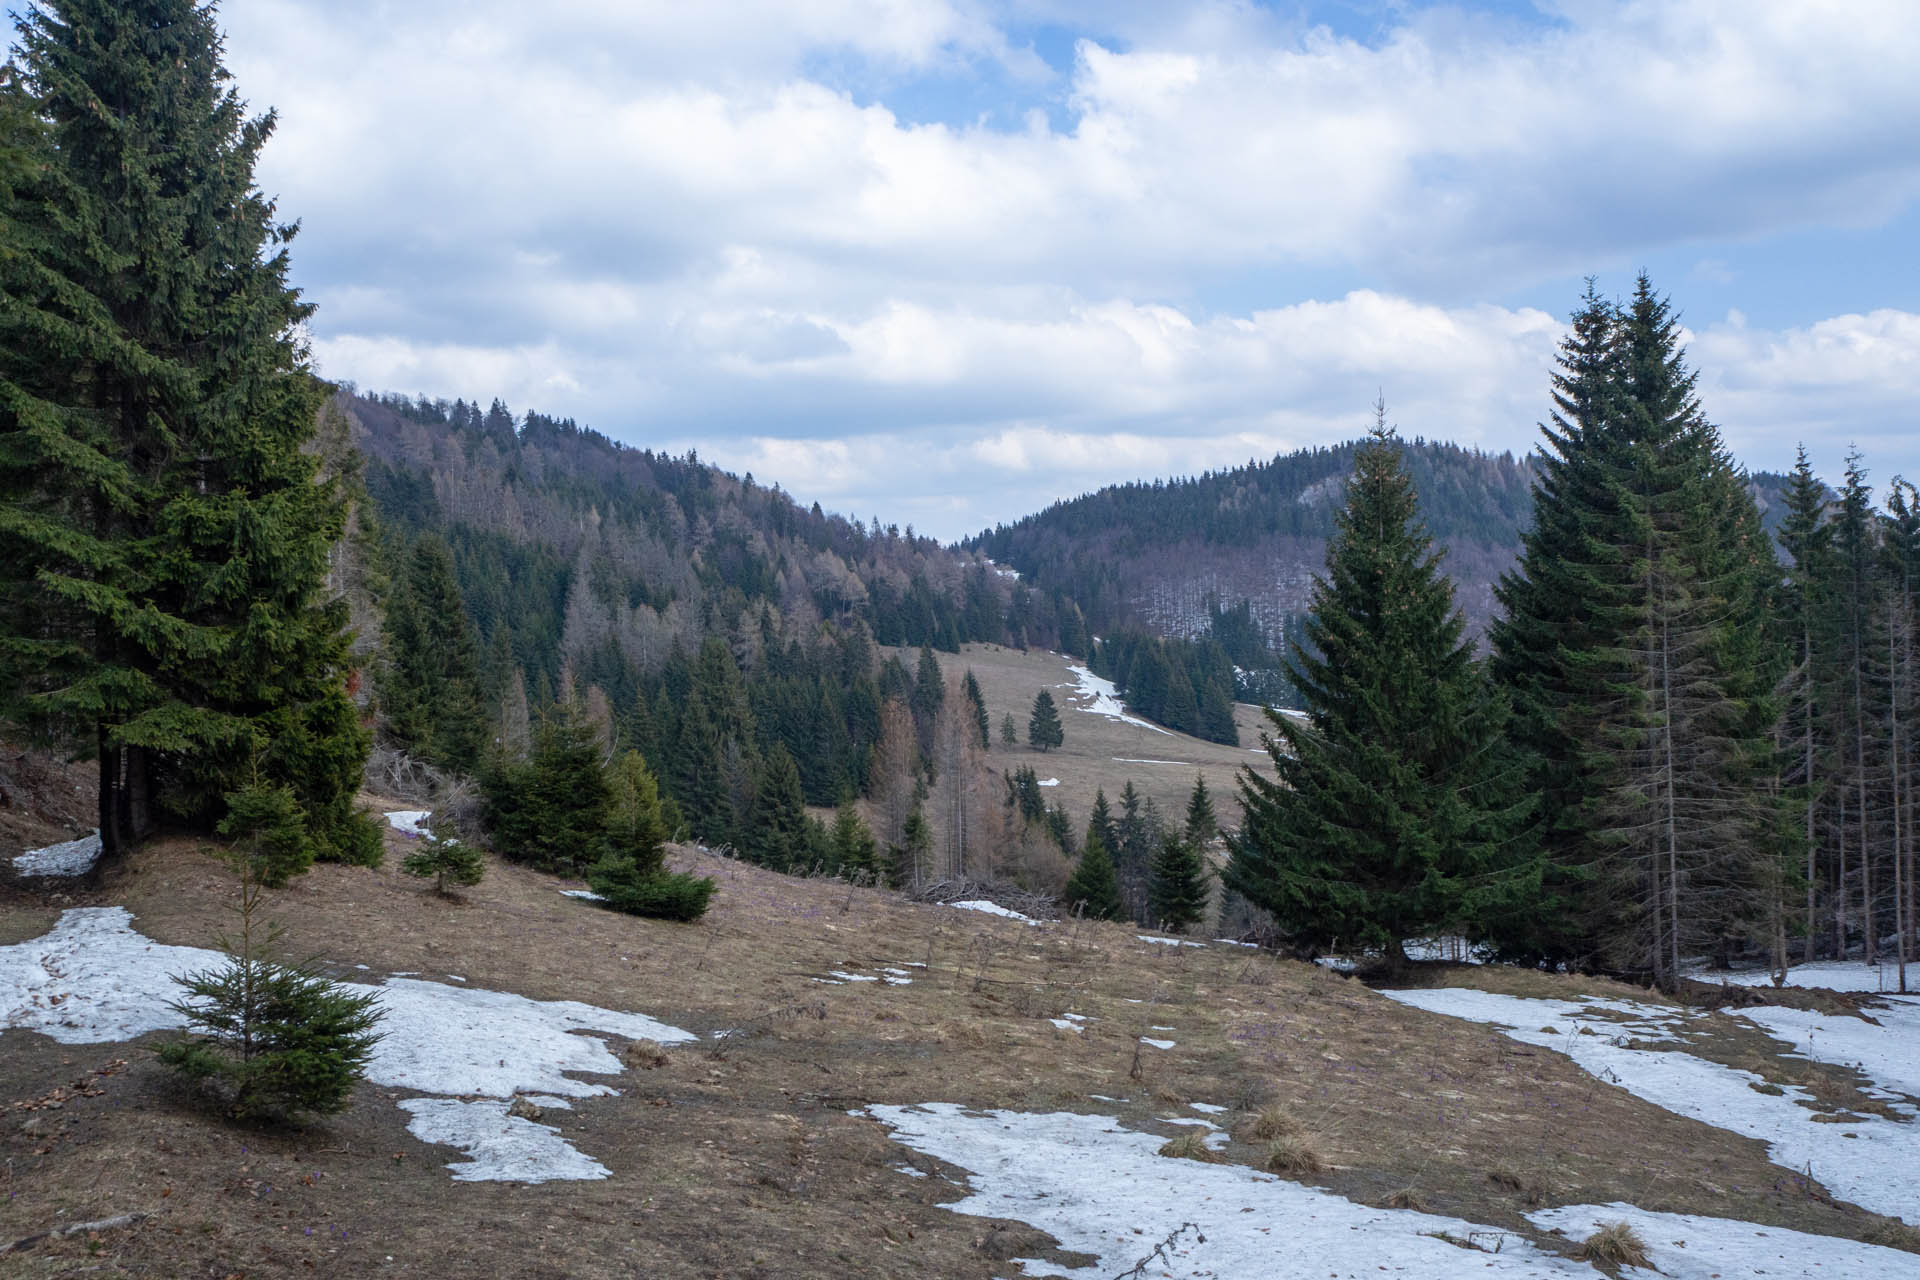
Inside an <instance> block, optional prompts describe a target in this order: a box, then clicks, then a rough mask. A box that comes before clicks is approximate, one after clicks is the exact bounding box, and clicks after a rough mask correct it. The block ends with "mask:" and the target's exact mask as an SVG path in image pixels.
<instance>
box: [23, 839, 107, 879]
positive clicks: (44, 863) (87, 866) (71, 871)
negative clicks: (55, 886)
mask: <svg viewBox="0 0 1920 1280" xmlns="http://www.w3.org/2000/svg"><path fill="white" fill-rule="evenodd" d="M98 861H100V833H99V832H98V831H96V832H94V833H93V834H92V835H90V836H81V837H80V838H79V839H78V840H68V841H67V842H65V843H64V844H50V845H48V846H46V847H45V848H44V849H29V850H27V851H26V852H25V853H22V854H19V855H17V856H16V857H15V858H14V860H13V869H14V870H15V871H17V872H19V873H20V874H21V875H23V876H83V875H85V874H87V872H89V871H91V870H93V864H94V863H96V862H98Z"/></svg>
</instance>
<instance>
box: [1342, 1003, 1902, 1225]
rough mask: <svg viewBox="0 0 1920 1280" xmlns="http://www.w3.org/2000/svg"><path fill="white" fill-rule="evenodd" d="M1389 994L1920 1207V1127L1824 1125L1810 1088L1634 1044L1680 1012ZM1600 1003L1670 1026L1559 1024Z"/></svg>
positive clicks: (1825, 1173) (1882, 1197)
mask: <svg viewBox="0 0 1920 1280" xmlns="http://www.w3.org/2000/svg"><path fill="white" fill-rule="evenodd" d="M1380 994H1382V995H1384V996H1387V997H1390V998H1391V999H1394V1000H1398V1001H1400V1002H1402V1003H1403V1004H1410V1005H1413V1006H1415V1007H1416V1008H1421V1009H1427V1010H1430V1011H1431V1012H1434V1013H1444V1014H1449V1015H1451V1016H1453V1017H1456V1018H1466V1019H1469V1020H1471V1021H1474V1022H1485V1023H1491V1024H1493V1025H1495V1026H1498V1027H1500V1028H1501V1029H1502V1030H1503V1031H1504V1032H1505V1034H1506V1035H1507V1036H1509V1037H1510V1038H1512V1039H1514V1040H1518V1041H1520V1042H1521V1043H1523V1044H1531V1045H1538V1046H1540V1047H1542V1048H1546V1049H1554V1050H1557V1051H1558V1052H1560V1053H1563V1054H1565V1055H1566V1056H1567V1057H1569V1058H1571V1059H1572V1060H1573V1061H1574V1063H1575V1064H1577V1065H1578V1066H1580V1067H1581V1068H1583V1069H1584V1070H1586V1071H1588V1072H1590V1073H1592V1074H1593V1075H1595V1076H1597V1077H1599V1078H1600V1079H1602V1080H1604V1081H1606V1082H1607V1083H1609V1084H1616V1085H1619V1086H1620V1087H1621V1088H1622V1089H1625V1090H1627V1091H1628V1092H1629V1093H1632V1094H1634V1095H1636V1096H1637V1097H1641V1098H1644V1099H1646V1100H1647V1101H1648V1102H1651V1103H1653V1104H1654V1105H1655V1106H1658V1107H1664V1108H1665V1109H1666V1110H1668V1111H1671V1112H1673V1113H1675V1114H1676V1115H1682V1116H1688V1117H1690V1118H1692V1119H1695V1120H1699V1121H1701V1122H1702V1123H1705V1124H1710V1125H1713V1126H1715V1127H1716V1128H1721V1129H1725V1130H1727V1131H1728V1132H1730V1133H1738V1134H1741V1135H1744V1136H1746V1137H1749V1138H1758V1139H1760V1140H1761V1141H1763V1142H1765V1143H1767V1146H1768V1154H1769V1155H1770V1156H1771V1158H1772V1159H1773V1162H1774V1163H1775V1164H1779V1165H1783V1166H1785V1167H1786V1168H1788V1169H1811V1170H1812V1173H1813V1176H1814V1177H1815V1178H1818V1179H1819V1180H1820V1181H1821V1182H1822V1183H1824V1184H1826V1187H1827V1189H1828V1190H1829V1191H1831V1192H1833V1193H1834V1195H1836V1196H1838V1197H1839V1198H1841V1199H1843V1200H1851V1201H1853V1202H1854V1203H1855V1204H1857V1205H1860V1206H1861V1207H1862V1208H1867V1209H1872V1210H1874V1211H1875V1212H1878V1213H1886V1214H1893V1215H1896V1216H1899V1217H1913V1216H1915V1214H1916V1213H1920V1126H1915V1125H1913V1124H1904V1123H1897V1122H1895V1121H1891V1120H1887V1119H1885V1118H1883V1117H1881V1116H1861V1117H1859V1118H1858V1119H1856V1120H1848V1121H1847V1122H1845V1123H1844V1124H1820V1123H1815V1122H1814V1120H1813V1115H1814V1113H1813V1112H1812V1111H1811V1110H1809V1109H1808V1108H1807V1107H1805V1106H1802V1105H1800V1104H1801V1103H1802V1102H1809V1101H1811V1100H1812V1099H1811V1097H1810V1096H1809V1095H1808V1094H1807V1092H1806V1091H1805V1090H1803V1089H1800V1088H1798V1087H1796V1086H1793V1085H1785V1086H1781V1089H1782V1092H1781V1093H1779V1094H1767V1093H1761V1092H1759V1091H1758V1090H1757V1089H1754V1088H1752V1087H1751V1086H1753V1085H1758V1084H1762V1083H1765V1082H1764V1081H1763V1080H1762V1078H1761V1077H1759V1076H1757V1075H1755V1074H1753V1073H1752V1072H1750V1071H1740V1070H1737V1069H1735V1068H1733V1067H1725V1066H1721V1065H1720V1064H1719V1063H1717V1062H1708V1061H1707V1060H1705V1059H1703V1058H1696V1057H1694V1056H1693V1055H1692V1054H1689V1053H1685V1052H1682V1051H1679V1050H1671V1051H1670V1050H1663V1049H1635V1048H1628V1047H1627V1040H1628V1039H1629V1037H1631V1038H1634V1039H1640V1040H1648V1039H1658V1038H1667V1039H1676V1038H1677V1037H1674V1036H1673V1035H1672V1034H1671V1032H1670V1031H1668V1030H1667V1029H1666V1028H1667V1027H1670V1026H1672V1025H1674V1024H1675V1023H1676V1022H1677V1021H1678V1018H1679V1015H1678V1014H1677V1012H1676V1011H1673V1010H1661V1009H1657V1008H1656V1007H1654V1006H1648V1005H1636V1004H1634V1003H1633V1002H1631V1001H1624V1000H1623V1001H1602V1000H1594V1001H1586V1002H1573V1001H1566V1000H1528V999H1522V998H1520V997H1518V996H1503V995H1494V994H1491V993H1489V992H1485V991H1465V990H1459V989H1440V990H1426V991H1383V992H1381V993H1380ZM1583 1008H1585V1009H1591V1008H1613V1009H1616V1010H1620V1011H1624V1012H1629V1013H1636V1014H1644V1015H1645V1016H1648V1017H1649V1018H1653V1017H1656V1016H1661V1017H1664V1019H1665V1022H1664V1024H1661V1025H1654V1026H1648V1025H1647V1024H1644V1023H1642V1024H1638V1025H1636V1024H1627V1025H1625V1026H1622V1025H1620V1024H1607V1023H1599V1022H1596V1023H1593V1024H1591V1025H1593V1026H1595V1027H1602V1028H1605V1029H1606V1030H1608V1031H1611V1032H1614V1035H1612V1036H1611V1037H1609V1036H1608V1035H1579V1034H1570V1033H1569V1032H1568V1031H1566V1030H1564V1029H1562V1028H1561V1027H1559V1026H1557V1025H1556V1024H1557V1023H1559V1022H1563V1021H1565V1020H1566V1019H1567V1018H1568V1017H1569V1010H1572V1011H1573V1012H1572V1014H1571V1016H1573V1017H1578V1016H1579V1014H1578V1011H1579V1010H1581V1009H1583Z"/></svg>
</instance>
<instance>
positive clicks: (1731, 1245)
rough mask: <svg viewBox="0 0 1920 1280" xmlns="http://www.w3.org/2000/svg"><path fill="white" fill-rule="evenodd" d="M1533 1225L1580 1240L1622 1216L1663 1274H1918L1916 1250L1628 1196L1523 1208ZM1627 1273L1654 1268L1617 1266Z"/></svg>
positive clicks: (1903, 1277)
mask: <svg viewBox="0 0 1920 1280" xmlns="http://www.w3.org/2000/svg"><path fill="white" fill-rule="evenodd" d="M1527 1220H1528V1221H1529V1222H1532V1223H1533V1224H1534V1225H1535V1226H1538V1227H1543V1228H1546V1229H1548V1230H1553V1229H1554V1228H1558V1229H1559V1230H1561V1231H1563V1232H1565V1233H1566V1236H1567V1238H1568V1239H1569V1240H1584V1239H1586V1238H1587V1237H1588V1236H1590V1235H1592V1234H1593V1232H1594V1231H1595V1230H1596V1229H1597V1228H1598V1227H1599V1226H1600V1225H1602V1224H1603V1223H1609V1222H1624V1223H1626V1224H1627V1225H1628V1226H1630V1227H1632V1228H1633V1229H1634V1230H1635V1231H1636V1232H1638V1233H1639V1236H1640V1238H1641V1239H1642V1240H1643V1241H1645V1242H1646V1246H1647V1261H1649V1262H1651V1263H1652V1264H1653V1265H1654V1267H1655V1268H1656V1270H1657V1273H1658V1274H1659V1275H1662V1276H1665V1277H1666V1280H1712V1278H1715V1277H1721V1276H1767V1277H1769V1280H1833V1277H1835V1276H1873V1277H1874V1278H1875V1280H1920V1257H1916V1256H1915V1255H1913V1254H1911V1253H1905V1252H1902V1251H1901V1250H1899V1249H1888V1248H1883V1247H1882V1246H1880V1245H1873V1244H1861V1243H1859V1242H1857V1241H1854V1240H1842V1239H1839V1238H1837V1237H1834V1236H1816V1235H1809V1234H1807V1233H1806V1232H1804V1231H1789V1230H1787V1229H1786V1228H1785V1227H1762V1226H1759V1225H1757V1224H1755V1223H1751V1222H1740V1221H1737V1220H1734V1219H1731V1218H1702V1217H1698V1216H1695V1215H1693V1214H1682V1213H1654V1212H1651V1211H1649V1210H1646V1209H1636V1208H1634V1207H1633V1206H1632V1205H1628V1204H1574V1205H1567V1206H1565V1207H1564V1208H1560V1209H1541V1210H1539V1211H1538V1212H1536V1213H1530V1214H1528V1215H1527ZM1620 1274H1621V1275H1622V1276H1627V1277H1638V1276H1649V1277H1651V1276H1653V1275H1654V1274H1655V1272H1654V1271H1643V1270H1641V1269H1639V1268H1637V1267H1624V1268H1622V1269H1621V1271H1620Z"/></svg>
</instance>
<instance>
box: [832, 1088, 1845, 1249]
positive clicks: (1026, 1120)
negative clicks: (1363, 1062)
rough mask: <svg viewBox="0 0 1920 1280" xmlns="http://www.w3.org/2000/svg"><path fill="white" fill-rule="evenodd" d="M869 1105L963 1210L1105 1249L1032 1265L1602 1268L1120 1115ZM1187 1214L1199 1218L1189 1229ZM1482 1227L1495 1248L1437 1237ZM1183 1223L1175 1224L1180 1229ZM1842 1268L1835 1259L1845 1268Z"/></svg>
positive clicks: (1072, 1245)
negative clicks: (953, 1177) (1256, 1166)
mask: <svg viewBox="0 0 1920 1280" xmlns="http://www.w3.org/2000/svg"><path fill="white" fill-rule="evenodd" d="M866 1114H868V1115H870V1116H872V1117H873V1118H874V1119H876V1120H878V1121H880V1122H881V1123H882V1124H884V1125H886V1126H887V1127H888V1128H889V1129H891V1130H892V1131H893V1136H894V1138H895V1139H896V1140H897V1141H899V1142H901V1143H904V1144H905V1145H907V1146H909V1147H912V1148H913V1149H914V1150H916V1151H919V1152H922V1153H924V1154H926V1155H930V1156H934V1157H936V1158H938V1159H940V1160H944V1161H946V1162H947V1163H948V1164H952V1165H957V1166H959V1167H960V1168H962V1169H964V1170H966V1171H967V1172H968V1175H969V1176H968V1179H967V1186H968V1189H969V1190H970V1191H971V1192H972V1194H971V1195H969V1196H968V1197H967V1198H966V1199H964V1200H960V1201H957V1202H955V1203H953V1204H949V1205H947V1206H946V1207H947V1208H949V1209H951V1210H953V1211H954V1212H956V1213H964V1214H974V1215H978V1216H980V1217H987V1218H1012V1219H1015V1220H1017V1221H1020V1222H1025V1223H1029V1224H1031V1225H1033V1226H1035V1227H1038V1228H1039V1229H1040V1230H1042V1231H1045V1232H1047V1233H1048V1234H1050V1235H1052V1236H1053V1237H1054V1238H1055V1239H1057V1240H1058V1241H1060V1244H1061V1247H1062V1248H1064V1249H1068V1250H1072V1251H1076V1252H1081V1253H1090V1254H1094V1255H1096V1256H1097V1257H1098V1258H1099V1260H1100V1261H1099V1264H1098V1269H1097V1270H1096V1269H1092V1268H1088V1269H1077V1270H1068V1269H1066V1268H1063V1267H1061V1266H1058V1265H1056V1264H1053V1263H1048V1262H1044V1261H1040V1260H1037V1259H1031V1258H1028V1259H1019V1260H1016V1265H1018V1266H1020V1267H1021V1268H1023V1269H1024V1271H1025V1273H1026V1274H1027V1275H1034V1276H1088V1275H1100V1276H1109V1275H1113V1274H1114V1273H1116V1272H1119V1271H1124V1270H1126V1269H1127V1268H1129V1267H1132V1266H1133V1265H1134V1264H1135V1263H1137V1262H1139V1261H1141V1260H1142V1259H1143V1258H1145V1257H1147V1256H1148V1255H1149V1254H1150V1253H1151V1252H1152V1251H1153V1250H1154V1248H1155V1246H1156V1245H1159V1244H1160V1243H1161V1242H1162V1241H1164V1240H1167V1239H1168V1237H1170V1236H1171V1237H1174V1238H1173V1240H1172V1242H1171V1243H1170V1244H1168V1245H1167V1247H1166V1249H1165V1250H1164V1253H1163V1256H1162V1258H1161V1259H1159V1260H1156V1261H1155V1262H1154V1263H1153V1265H1151V1266H1150V1267H1148V1268H1147V1269H1146V1270H1145V1271H1144V1272H1143V1274H1145V1275H1150V1276H1155V1277H1180V1278H1181V1280H1185V1278H1188V1277H1193V1278H1195V1280H1197V1278H1199V1277H1213V1278H1217V1277H1236V1278H1237V1277H1261V1278H1262V1280H1320V1278H1321V1277H1325V1276H1327V1275H1330V1274H1333V1275H1341V1276H1348V1275H1368V1276H1374V1275H1380V1274H1383V1273H1385V1274H1397V1275H1403V1276H1413V1277H1419V1278H1420V1280H1455V1278H1461V1280H1464V1278H1465V1277H1502V1278H1504V1277H1562V1276H1575V1277H1580V1278H1581V1280H1598V1277H1599V1275H1600V1273H1599V1272H1597V1271H1595V1270H1594V1269H1593V1268H1592V1267H1590V1266H1588V1265H1586V1264H1585V1263H1578V1262H1573V1261H1570V1260H1569V1259H1566V1258H1561V1257H1557V1256H1555V1255H1553V1254H1549V1253H1546V1252H1544V1251H1542V1250H1540V1249H1536V1248H1535V1247H1533V1245H1531V1244H1530V1243H1528V1242H1527V1241H1525V1240H1523V1239H1521V1238H1520V1237H1518V1236H1515V1235H1513V1234H1512V1233H1510V1232H1501V1231H1498V1230H1496V1229H1494V1228H1491V1227H1483V1226H1480V1225H1478V1224H1476V1223H1471V1222H1465V1221H1462V1220H1460V1219H1457V1218H1444V1217H1439V1216H1437V1215H1433V1214H1424V1213H1414V1212H1411V1211H1407V1210H1399V1209H1374V1208H1368V1207H1365V1206H1362V1205H1357V1204H1354V1203H1353V1202H1352V1201H1349V1200H1346V1199H1343V1198H1341V1197H1339V1196H1336V1195H1332V1194H1329V1193H1328V1192H1325V1191H1319V1190H1316V1189H1314V1188H1312V1187H1306V1186H1302V1185H1300V1184H1299V1183H1297V1182H1288V1181H1285V1180H1283V1179H1280V1178H1276V1177H1273V1176H1271V1175H1269V1174H1264V1173H1259V1172H1257V1171H1255V1170H1253V1169H1249V1168H1247V1167H1246V1166H1244V1165H1237V1164H1203V1163H1200V1162H1198V1161H1194V1160H1177V1159H1172V1158H1170V1157H1167V1156H1162V1155H1160V1154H1158V1152H1159V1150H1160V1148H1161V1146H1162V1145H1164V1144H1165V1142H1166V1139H1165V1138H1164V1137H1162V1136H1160V1135H1158V1134H1152V1133H1141V1132H1137V1131H1134V1130H1131V1129H1126V1128H1122V1127H1121V1126H1120V1123H1119V1121H1118V1120H1116V1119H1115V1118H1113V1117H1111V1116H1100V1115H1074V1114H1071V1113H1068V1112H1053V1113H1048V1114H1025V1113H1021V1112H1016V1111H986V1112H981V1111H968V1110H966V1109H965V1108H963V1107H960V1106H958V1105H957V1104H954V1103H945V1102H936V1103H929V1104H927V1105H925V1106H920V1107H894V1106H873V1107H869V1108H867V1110H866ZM1183 1223H1192V1224H1193V1227H1194V1228H1197V1229H1192V1228H1190V1229H1187V1230H1184V1231H1183V1230H1181V1229H1180V1228H1181V1225H1182V1224H1183ZM1443 1232H1444V1233H1446V1234H1448V1235H1451V1236H1453V1237H1454V1238H1455V1239H1457V1240H1460V1241H1467V1240H1474V1239H1477V1240H1480V1241H1483V1242H1484V1243H1485V1244H1486V1247H1488V1248H1491V1247H1492V1245H1493V1244H1494V1242H1496V1241H1498V1242H1499V1243H1500V1245H1501V1248H1500V1251H1499V1252H1498V1253H1491V1252H1480V1251H1479V1250H1477V1249H1466V1248H1461V1247H1459V1246H1458V1245H1455V1244H1449V1243H1448V1242H1447V1241H1445V1240H1442V1239H1440V1238H1439V1235H1440V1233H1443ZM1176 1233H1178V1234H1177V1235H1176ZM1836 1274H1837V1273H1836Z"/></svg>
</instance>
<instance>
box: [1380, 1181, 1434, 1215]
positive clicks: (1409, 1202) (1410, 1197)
mask: <svg viewBox="0 0 1920 1280" xmlns="http://www.w3.org/2000/svg"><path fill="white" fill-rule="evenodd" d="M1381 1203H1382V1204H1383V1205H1385V1207H1387V1208H1389V1209H1412V1210H1413V1211H1414V1212H1415V1213H1427V1212H1429V1211H1430V1210H1431V1209H1432V1208H1433V1206H1432V1204H1431V1203H1430V1202H1429V1201H1428V1200H1427V1198H1426V1197H1425V1196H1423V1195H1421V1194H1420V1192H1419V1191H1418V1190H1416V1189H1415V1188H1413V1187H1402V1188H1400V1189H1399V1190H1398V1191H1391V1192H1388V1193H1387V1198H1386V1199H1385V1200H1384V1201H1382V1202H1381Z"/></svg>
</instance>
